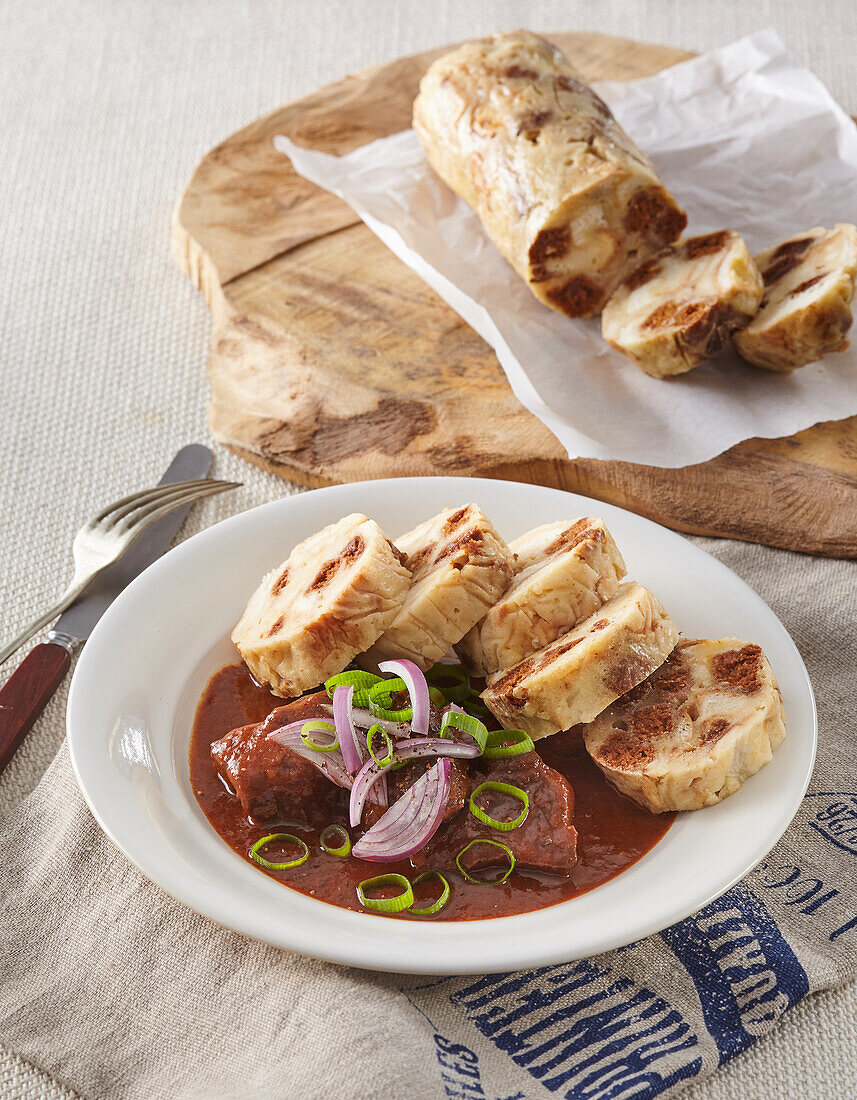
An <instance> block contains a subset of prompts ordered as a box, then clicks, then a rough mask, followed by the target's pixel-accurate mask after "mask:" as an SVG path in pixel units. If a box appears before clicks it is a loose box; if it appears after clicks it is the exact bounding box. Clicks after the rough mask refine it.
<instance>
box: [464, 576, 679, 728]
mask: <svg viewBox="0 0 857 1100" xmlns="http://www.w3.org/2000/svg"><path fill="white" fill-rule="evenodd" d="M677 641H678V631H677V630H676V628H675V625H674V624H673V622H672V620H671V619H670V617H669V615H668V614H667V613H666V611H664V609H663V607H662V606H661V604H660V603H659V601H658V600H657V598H656V597H655V596H653V595H652V593H651V592H649V590H648V589H647V588H643V586H642V585H640V584H635V583H634V582H633V581H631V582H628V583H627V584H623V585H622V586H621V587H620V589H619V591H618V593H617V594H616V595H615V596H614V597H613V599H612V600H609V601H608V602H607V603H605V604H604V605H603V606H602V607H600V608H599V609H598V610H597V611H596V612H595V614H594V615H590V617H589V618H588V619H586V620H585V621H584V622H582V623H580V624H579V625H578V626H576V627H575V628H574V629H573V630H569V631H568V632H567V633H566V634H561V635H560V636H559V637H558V638H557V639H556V641H554V642H551V644H550V645H549V646H546V647H545V648H544V649H540V650H539V651H538V652H537V653H533V654H532V655H531V656H530V657H526V658H524V660H523V661H521V662H520V663H519V664H517V665H513V666H512V668H510V669H508V670H507V671H506V672H502V673H499V674H498V675H496V676H494V677H493V678H492V679H491V680H489V682H488V687H487V688H486V689H485V691H483V692H482V699H483V701H484V702H485V705H486V706H487V707H488V709H489V710H490V711H491V713H492V714H493V715H494V716H495V718H496V719H497V720H498V722H502V723H503V725H504V726H506V727H508V728H513V729H525V730H526V731H527V733H529V734H530V736H531V737H548V736H549V735H550V734H552V733H558V732H559V730H566V729H569V728H570V727H571V726H576V725H577V724H578V723H579V722H590V721H592V719H593V718H595V717H596V716H597V715H598V714H600V713H601V711H602V710H604V708H605V707H608V706H609V705H610V704H611V703H612V702H614V700H616V699H618V698H619V696H620V695H624V694H625V692H626V691H629V690H630V689H631V688H632V687H635V686H636V685H637V684H639V683H640V681H641V680H645V678H646V677H647V676H649V675H650V674H651V673H652V672H654V670H655V669H656V668H657V667H658V665H660V664H661V663H662V662H663V661H665V660H666V658H667V657H668V655H669V654H670V652H671V650H672V649H673V647H674V646H675V644H676V642H677Z"/></svg>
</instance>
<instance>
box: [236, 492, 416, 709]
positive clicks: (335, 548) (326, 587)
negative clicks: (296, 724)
mask: <svg viewBox="0 0 857 1100" xmlns="http://www.w3.org/2000/svg"><path fill="white" fill-rule="evenodd" d="M410 581H411V574H410V570H409V569H407V568H406V567H405V566H404V565H403V564H402V561H401V554H400V553H399V552H398V551H397V550H396V548H395V547H394V546H393V544H392V543H391V542H390V540H389V539H388V538H387V536H386V535H385V534H384V532H383V531H382V530H381V528H380V527H379V526H378V524H377V523H375V522H374V521H373V520H371V519H367V518H366V516H363V515H360V514H358V513H355V514H354V515H350V516H346V517H345V518H344V519H341V520H340V521H339V522H338V523H334V524H331V526H329V527H325V528H324V530H323V531H319V532H318V534H315V535H312V536H310V538H308V539H305V540H304V541H303V542H302V543H299V545H297V546H296V547H295V548H294V550H293V551H292V552H291V554H290V555H289V557H288V559H287V560H286V561H285V562H283V564H282V565H280V566H279V567H278V568H277V569H274V570H273V571H272V572H270V573H269V574H268V575H267V576H266V577H265V578H264V579H263V581H262V583H261V584H260V585H259V587H258V588H257V589H256V591H255V592H254V593H253V595H252V596H251V597H250V602H249V603H248V604H247V607H246V609H245V611H244V614H243V615H242V616H241V619H240V621H239V623H238V625H237V626H236V627H235V629H234V630H233V631H232V641H233V642H234V643H235V645H236V646H237V647H238V651H239V652H240V654H241V656H242V657H243V658H244V660H245V662H246V663H247V667H248V668H249V669H250V671H251V672H252V673H253V675H254V676H255V678H256V679H257V680H258V681H259V682H260V683H262V684H267V685H268V686H269V687H270V688H271V690H272V691H273V692H274V694H276V695H281V696H282V697H283V698H284V699H293V698H295V697H296V696H298V695H301V694H302V693H303V692H305V691H307V690H308V689H309V688H314V687H317V686H318V685H319V684H320V683H322V682H323V681H324V680H326V679H327V678H328V677H329V676H333V675H334V674H335V673H337V672H341V671H342V670H343V669H344V668H345V666H346V665H347V664H348V663H349V662H350V661H352V660H353V659H354V657H355V656H356V655H357V654H358V653H360V652H361V651H362V650H364V649H366V648H367V647H368V646H370V645H372V643H373V642H374V641H376V640H377V639H378V638H379V637H380V636H381V634H382V633H383V632H384V631H385V630H386V629H387V627H388V626H390V624H391V623H392V622H393V620H394V619H395V617H396V615H397V614H398V612H399V609H400V608H401V606H402V603H403V602H404V599H405V596H406V594H407V591H408V588H409V586H410Z"/></svg>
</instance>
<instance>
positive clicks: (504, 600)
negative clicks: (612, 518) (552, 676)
mask: <svg viewBox="0 0 857 1100" xmlns="http://www.w3.org/2000/svg"><path fill="white" fill-rule="evenodd" d="M509 549H510V550H511V551H512V552H513V553H514V555H515V566H516V572H515V577H514V580H513V581H512V584H511V585H510V586H509V588H508V589H507V590H506V593H505V595H503V596H501V597H500V599H499V600H498V601H497V603H495V604H494V606H493V607H492V608H491V610H490V611H489V612H488V614H487V615H486V616H485V618H484V619H482V620H481V622H479V623H477V625H476V626H474V627H473V629H472V630H470V632H469V633H468V634H467V635H466V636H465V637H464V638H463V639H462V641H461V642H460V643H459V644H458V646H456V652H457V653H458V654H459V656H460V657H461V658H462V659H463V660H464V662H465V664H467V666H468V667H469V668H470V670H471V672H474V673H476V674H477V675H478V676H490V675H491V674H492V673H494V672H498V671H499V670H500V669H505V668H509V667H510V666H511V665H514V664H517V663H518V662H519V661H522V660H523V659H524V658H525V657H528V656H529V655H530V654H531V653H534V652H535V651H536V650H537V649H542V648H544V646H546V645H548V644H549V643H550V642H552V641H553V640H554V638H556V637H558V636H559V635H560V634H563V633H565V631H567V630H569V629H570V628H571V627H573V626H576V625H577V623H579V622H581V621H582V620H583V619H585V618H587V616H589V615H591V614H592V613H593V612H594V611H597V610H598V608H599V607H600V606H601V605H602V603H604V602H605V600H609V599H611V598H612V597H613V596H615V595H616V591H617V589H618V588H619V582H620V581H621V580H622V578H623V577H624V576H625V562H624V561H623V560H622V555H621V554H620V553H619V549H618V547H617V546H616V543H615V542H614V541H613V537H612V536H611V534H610V532H609V531H608V530H607V528H606V527H605V526H604V520H602V519H599V518H598V517H597V516H584V517H583V518H582V519H578V520H577V521H576V522H574V523H568V522H566V523H548V524H545V525H544V526H543V527H536V528H535V530H533V531H529V532H528V533H527V534H526V535H522V536H521V537H520V538H519V539H515V541H514V542H512V543H510V544H509Z"/></svg>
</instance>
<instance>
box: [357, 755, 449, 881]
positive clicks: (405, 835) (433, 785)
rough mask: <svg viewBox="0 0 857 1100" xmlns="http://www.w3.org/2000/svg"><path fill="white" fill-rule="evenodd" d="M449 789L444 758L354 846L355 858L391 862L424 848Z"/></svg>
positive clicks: (438, 820)
mask: <svg viewBox="0 0 857 1100" xmlns="http://www.w3.org/2000/svg"><path fill="white" fill-rule="evenodd" d="M451 788H452V764H451V763H450V762H449V760H447V759H445V758H444V759H441V760H438V762H437V763H436V764H435V765H433V766H432V767H431V768H429V769H428V771H426V772H425V773H424V774H423V775H421V776H420V778H419V779H418V780H417V781H416V783H414V785H413V786H412V787H409V788H408V790H406V791H405V793H404V794H403V795H402V797H401V798H400V799H398V800H397V801H396V802H394V803H393V805H392V806H391V807H390V808H389V810H387V812H386V813H385V814H384V815H383V816H382V817H381V818H380V819H379V820H378V821H376V822H375V824H374V825H373V826H372V828H371V829H367V831H366V832H365V833H364V834H363V836H362V837H361V838H360V839H359V840H358V841H357V843H356V844H355V845H354V855H355V856H357V858H358V859H369V860H373V861H375V862H377V863H391V862H393V861H394V860H397V859H407V858H408V857H409V856H412V855H413V854H414V853H415V852H418V851H419V850H420V849H421V848H423V847H424V846H425V845H426V844H428V842H429V841H430V840H431V838H432V837H433V836H434V834H435V833H436V832H437V829H438V826H439V825H440V823H441V822H442V821H443V815H444V813H445V812H446V804H447V802H448V801H449V792H450V790H451Z"/></svg>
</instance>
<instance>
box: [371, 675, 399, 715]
mask: <svg viewBox="0 0 857 1100" xmlns="http://www.w3.org/2000/svg"><path fill="white" fill-rule="evenodd" d="M407 690H408V685H407V684H406V683H405V681H404V680H403V679H402V677H401V676H393V677H392V678H391V679H389V680H379V681H378V682H377V683H376V684H373V685H372V687H371V688H369V698H370V699H372V700H373V702H375V703H377V704H378V705H379V706H381V707H389V706H390V704H391V703H392V701H393V695H394V694H395V693H396V692H399V691H407Z"/></svg>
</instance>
